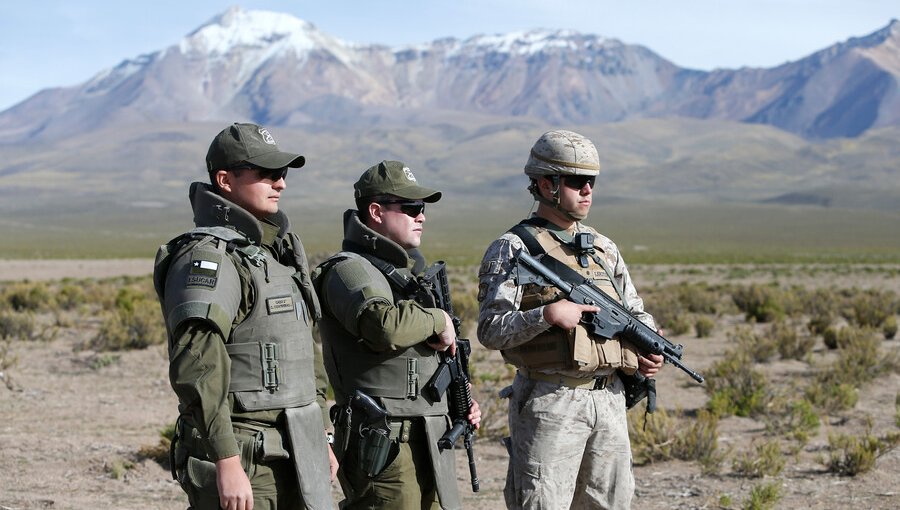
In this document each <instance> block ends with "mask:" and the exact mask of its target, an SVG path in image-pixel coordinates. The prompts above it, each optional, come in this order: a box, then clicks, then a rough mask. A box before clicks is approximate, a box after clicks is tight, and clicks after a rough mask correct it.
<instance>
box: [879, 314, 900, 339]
mask: <svg viewBox="0 0 900 510" xmlns="http://www.w3.org/2000/svg"><path fill="white" fill-rule="evenodd" d="M881 332H882V333H884V338H886V339H887V340H893V339H894V337H895V336H897V316H896V315H891V316H890V317H888V318H887V319H885V320H884V323H883V324H882V325H881Z"/></svg>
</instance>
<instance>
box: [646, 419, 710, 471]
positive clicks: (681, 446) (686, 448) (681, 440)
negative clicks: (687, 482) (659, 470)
mask: <svg viewBox="0 0 900 510" xmlns="http://www.w3.org/2000/svg"><path fill="white" fill-rule="evenodd" d="M628 435H629V437H630V439H631V450H632V456H633V458H634V462H635V464H638V465H641V464H646V463H652V462H657V461H666V460H672V459H679V460H686V461H691V460H696V461H698V462H700V465H701V469H702V470H703V472H704V473H707V474H711V473H715V472H718V466H719V465H720V464H721V461H722V459H723V457H724V455H723V454H722V453H721V452H720V451H719V432H718V419H717V418H716V417H715V415H713V414H712V413H710V412H708V411H705V410H702V409H701V410H700V411H699V413H698V414H697V416H696V417H689V416H686V415H685V414H684V413H683V412H682V411H680V410H676V411H674V412H672V413H671V414H670V413H669V412H667V411H666V410H665V409H663V408H658V409H657V410H656V412H654V413H653V414H650V415H648V414H646V413H644V412H643V411H640V410H638V409H637V408H634V409H633V410H631V411H629V419H628Z"/></svg>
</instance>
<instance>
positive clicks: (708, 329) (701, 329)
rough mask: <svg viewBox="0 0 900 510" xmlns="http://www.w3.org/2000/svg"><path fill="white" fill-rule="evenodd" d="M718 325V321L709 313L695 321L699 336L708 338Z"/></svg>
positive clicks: (695, 329) (695, 328)
mask: <svg viewBox="0 0 900 510" xmlns="http://www.w3.org/2000/svg"><path fill="white" fill-rule="evenodd" d="M715 327H716V321H714V320H713V319H712V318H711V317H709V316H707V315H701V316H699V317H697V319H696V320H695V321H694V331H695V332H696V333H697V338H707V337H709V335H711V334H712V332H713V329H715Z"/></svg>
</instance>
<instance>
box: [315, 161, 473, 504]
mask: <svg viewBox="0 0 900 510" xmlns="http://www.w3.org/2000/svg"><path fill="white" fill-rule="evenodd" d="M354 190H355V194H354V195H355V198H356V207H357V209H356V210H353V209H350V210H348V211H346V212H345V213H344V241H343V245H342V249H343V251H341V252H340V253H338V254H336V255H334V256H333V257H331V258H329V259H328V260H326V261H325V262H323V263H322V264H321V265H320V266H319V267H318V268H316V270H315V272H314V274H313V280H314V282H315V285H316V288H317V290H318V293H319V295H320V297H321V299H322V308H323V314H322V320H321V322H320V331H321V334H322V346H323V349H324V351H325V368H326V370H327V371H328V375H329V379H330V381H331V384H332V387H333V388H334V397H335V401H336V402H337V403H336V405H335V407H334V408H333V410H332V418H333V419H334V421H335V439H336V441H335V445H336V446H335V451H336V453H337V455H338V458H339V459H340V460H341V468H340V471H339V472H338V479H339V480H340V482H341V487H342V488H343V490H344V495H345V497H346V500H345V501H344V502H343V503H342V504H341V508H346V509H353V508H366V509H372V508H385V509H387V508H389V509H410V510H412V509H415V510H418V509H422V508H448V509H450V508H459V507H460V500H459V493H458V489H457V486H456V474H455V467H454V455H453V451H452V450H443V451H442V450H440V449H439V448H438V447H437V443H438V439H439V438H440V437H441V436H442V435H443V434H444V433H445V432H446V431H447V427H448V419H447V412H448V410H447V399H446V398H443V399H441V400H440V401H435V400H433V399H432V398H431V397H430V396H429V395H430V394H429V393H428V392H427V391H426V390H425V388H426V387H427V384H428V382H429V381H430V380H431V378H432V375H433V374H434V373H435V371H436V370H437V369H438V365H439V362H440V355H439V353H440V352H442V351H448V352H450V353H451V355H452V354H453V353H455V350H456V335H455V331H454V326H453V323H452V321H451V318H450V316H449V315H448V314H447V313H446V312H444V311H443V310H442V309H440V308H437V307H436V306H435V299H434V296H433V295H430V294H429V292H430V290H429V289H428V288H427V287H426V286H425V285H423V282H422V280H421V279H417V276H418V275H420V274H421V273H422V271H423V269H424V266H425V261H424V259H423V258H422V255H421V254H420V253H419V250H418V247H419V245H420V243H421V239H422V232H423V226H424V223H425V205H426V204H429V203H434V202H437V201H438V200H439V199H440V198H441V193H440V192H439V191H435V190H432V189H428V188H424V187H422V186H419V184H418V182H417V181H416V178H415V176H414V175H413V173H412V171H410V169H409V167H407V166H406V165H405V164H403V163H401V162H399V161H382V162H381V163H379V164H377V165H375V166H373V167H371V168H369V169H368V170H366V171H365V172H364V173H363V174H362V176H361V177H360V178H359V180H358V181H357V182H356V184H354ZM357 390H358V391H361V392H362V393H363V394H365V395H367V396H369V397H371V398H372V399H373V400H374V401H375V402H376V403H377V405H378V406H379V407H381V408H382V409H383V410H385V411H387V414H388V417H387V418H386V420H381V421H380V422H377V423H375V422H371V421H370V420H371V417H370V416H368V415H367V413H366V412H365V411H364V410H361V409H360V408H359V407H357V406H355V405H352V404H353V402H351V401H352V399H354V398H355V397H354V395H356V391H357ZM370 410H371V408H370ZM467 419H468V420H469V422H470V423H472V424H475V425H477V424H478V422H479V421H480V419H481V412H480V410H479V409H478V404H477V403H474V402H473V404H472V406H471V408H470V409H469V415H468V416H467ZM379 427H382V428H381V429H379V430H382V432H383V434H382V436H381V437H383V439H381V438H380V437H379V436H378V435H377V434H373V432H372V431H373V430H375V429H378V428H379Z"/></svg>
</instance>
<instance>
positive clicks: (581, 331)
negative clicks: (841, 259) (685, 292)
mask: <svg viewBox="0 0 900 510" xmlns="http://www.w3.org/2000/svg"><path fill="white" fill-rule="evenodd" d="M511 232H513V233H514V234H516V235H518V236H519V238H520V239H522V241H523V242H524V243H525V246H526V248H528V251H529V253H530V254H531V255H534V256H538V255H541V254H544V256H547V257H552V258H554V259H556V260H559V261H560V262H562V263H564V264H565V265H566V266H567V267H569V268H570V269H572V270H573V271H576V272H577V273H579V274H580V275H582V276H583V277H584V278H586V279H588V280H590V281H591V282H592V283H593V284H594V285H596V286H597V287H598V288H599V289H600V290H602V291H603V292H605V293H606V294H608V295H609V296H611V297H613V298H614V299H616V300H617V301H618V302H619V303H622V304H623V305H624V306H626V307H627V306H628V305H627V303H623V297H624V292H623V291H622V289H620V288H619V287H618V286H617V285H616V281H615V279H614V277H613V275H612V271H611V270H610V269H609V265H608V262H607V261H606V260H605V259H604V258H603V257H604V255H603V250H602V248H601V247H600V245H599V243H598V241H597V235H596V232H592V233H594V234H595V236H594V244H593V248H592V249H590V250H579V249H577V248H576V247H575V245H574V243H573V242H571V239H569V238H568V237H570V236H568V235H567V234H565V233H564V232H555V231H551V230H549V229H546V228H541V227H537V226H535V225H533V224H528V223H520V224H519V225H517V226H516V227H514V228H513V229H512V230H511ZM563 236H566V237H565V238H564V237H563ZM560 299H563V295H562V292H560V291H559V290H558V289H556V288H555V287H541V286H539V285H536V284H527V285H525V286H523V289H522V302H521V305H520V310H523V311H525V310H532V309H534V308H538V307H540V306H543V305H547V304H550V303H553V302H555V301H559V300H560ZM501 354H502V355H503V358H504V359H505V360H506V362H507V363H511V364H513V365H515V366H517V367H522V368H530V369H535V370H545V371H553V372H558V373H562V374H565V375H570V376H572V377H588V376H590V375H593V374H595V373H596V372H598V371H599V372H610V371H611V370H613V369H617V368H621V369H623V371H625V372H626V373H633V372H634V370H635V369H637V355H636V354H635V351H634V349H633V348H632V347H631V346H630V345H629V344H627V343H624V345H623V343H622V342H620V341H619V340H618V339H615V338H599V337H591V335H590V334H589V333H588V331H587V329H585V328H584V327H583V326H581V325H578V326H576V327H575V328H574V329H571V330H563V329H561V328H559V327H557V326H552V327H550V329H548V330H547V331H545V332H543V333H540V334H538V335H537V336H535V337H534V338H532V339H531V340H529V341H527V342H525V343H524V344H521V345H518V346H516V347H512V348H510V349H503V350H501Z"/></svg>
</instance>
